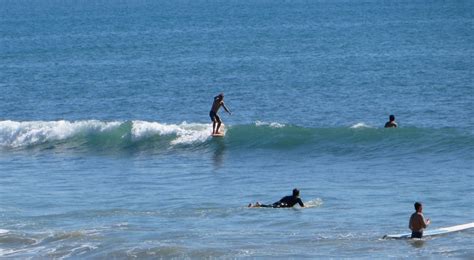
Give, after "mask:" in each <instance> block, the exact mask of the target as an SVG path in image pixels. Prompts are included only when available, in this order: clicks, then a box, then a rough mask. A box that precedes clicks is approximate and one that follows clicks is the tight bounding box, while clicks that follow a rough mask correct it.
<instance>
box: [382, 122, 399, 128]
mask: <svg viewBox="0 0 474 260" xmlns="http://www.w3.org/2000/svg"><path fill="white" fill-rule="evenodd" d="M392 127H395V128H396V127H398V125H397V123H395V122H393V121H389V122H387V123H385V128H392Z"/></svg>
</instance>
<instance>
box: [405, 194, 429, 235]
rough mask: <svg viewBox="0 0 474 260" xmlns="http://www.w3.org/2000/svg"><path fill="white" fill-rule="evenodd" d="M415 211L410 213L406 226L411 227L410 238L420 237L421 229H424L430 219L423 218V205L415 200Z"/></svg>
mask: <svg viewBox="0 0 474 260" xmlns="http://www.w3.org/2000/svg"><path fill="white" fill-rule="evenodd" d="M415 210H416V212H415V213H413V214H411V217H410V222H409V223H408V227H409V228H410V229H411V238H422V237H423V229H425V228H426V227H427V226H428V225H429V224H430V223H431V221H430V219H427V220H425V216H423V205H421V203H420V202H415Z"/></svg>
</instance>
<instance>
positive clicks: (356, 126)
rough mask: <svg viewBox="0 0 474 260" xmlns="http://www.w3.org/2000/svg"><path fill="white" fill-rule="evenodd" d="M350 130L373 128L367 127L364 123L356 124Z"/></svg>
mask: <svg viewBox="0 0 474 260" xmlns="http://www.w3.org/2000/svg"><path fill="white" fill-rule="evenodd" d="M350 128H352V129H358V128H373V127H372V126H369V125H367V124H365V123H357V124H355V125H353V126H351V127H350Z"/></svg>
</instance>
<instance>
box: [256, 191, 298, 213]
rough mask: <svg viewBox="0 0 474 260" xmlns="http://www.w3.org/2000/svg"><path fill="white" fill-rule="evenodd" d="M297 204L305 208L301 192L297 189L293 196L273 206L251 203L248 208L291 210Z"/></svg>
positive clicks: (284, 198)
mask: <svg viewBox="0 0 474 260" xmlns="http://www.w3.org/2000/svg"><path fill="white" fill-rule="evenodd" d="M296 203H298V204H299V205H300V207H302V208H304V204H303V201H301V199H300V191H299V190H298V189H296V188H295V189H293V194H292V195H291V196H285V197H283V198H281V200H279V201H277V202H275V203H273V204H268V205H266V204H260V203H258V201H257V202H256V203H255V204H254V205H252V203H250V204H249V205H248V207H249V208H291V207H293V206H294V205H296Z"/></svg>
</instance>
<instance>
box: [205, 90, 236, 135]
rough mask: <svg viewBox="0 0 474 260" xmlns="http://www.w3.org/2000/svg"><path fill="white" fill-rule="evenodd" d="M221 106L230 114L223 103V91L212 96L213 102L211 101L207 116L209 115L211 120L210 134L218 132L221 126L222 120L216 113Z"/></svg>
mask: <svg viewBox="0 0 474 260" xmlns="http://www.w3.org/2000/svg"><path fill="white" fill-rule="evenodd" d="M221 107H223V108H224V110H225V111H226V112H227V113H229V115H232V113H231V112H230V111H229V109H228V108H227V107H226V106H225V104H224V93H220V94H219V95H217V96H215V97H214V102H213V103H212V107H211V111H210V112H209V117H211V120H212V134H220V132H219V128H220V127H221V124H222V121H221V118H220V117H219V115H217V111H219V108H221Z"/></svg>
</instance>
